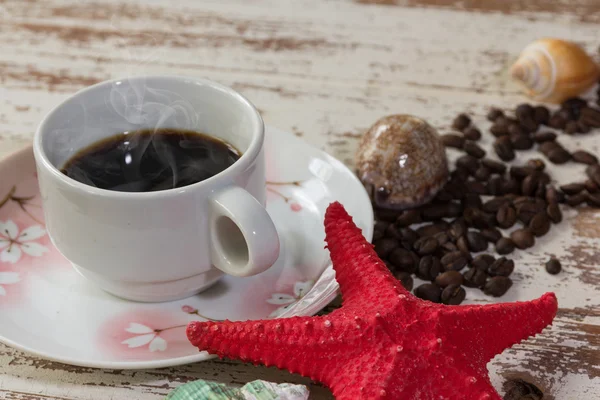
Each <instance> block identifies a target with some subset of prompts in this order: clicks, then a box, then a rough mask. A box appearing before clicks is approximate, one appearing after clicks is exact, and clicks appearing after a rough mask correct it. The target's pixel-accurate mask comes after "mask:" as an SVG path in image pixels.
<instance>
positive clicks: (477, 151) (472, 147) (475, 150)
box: [463, 140, 485, 158]
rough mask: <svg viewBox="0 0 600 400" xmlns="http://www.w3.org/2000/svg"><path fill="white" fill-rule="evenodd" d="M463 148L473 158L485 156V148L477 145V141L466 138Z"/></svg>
mask: <svg viewBox="0 0 600 400" xmlns="http://www.w3.org/2000/svg"><path fill="white" fill-rule="evenodd" d="M463 150H464V151H465V153H467V154H468V155H470V156H473V157H475V158H483V157H485V150H483V149H482V148H481V147H479V146H478V145H477V143H475V142H473V141H471V140H467V141H466V142H465V144H464V146H463Z"/></svg>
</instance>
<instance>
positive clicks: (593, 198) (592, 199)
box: [586, 193, 600, 208]
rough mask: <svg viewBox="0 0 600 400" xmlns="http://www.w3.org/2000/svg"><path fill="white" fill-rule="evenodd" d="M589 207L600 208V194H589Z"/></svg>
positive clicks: (587, 197)
mask: <svg viewBox="0 0 600 400" xmlns="http://www.w3.org/2000/svg"><path fill="white" fill-rule="evenodd" d="M586 199H587V200H586V201H587V205H588V206H590V207H595V208H599V207H600V193H587V196H586Z"/></svg>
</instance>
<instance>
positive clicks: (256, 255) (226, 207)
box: [210, 186, 280, 276]
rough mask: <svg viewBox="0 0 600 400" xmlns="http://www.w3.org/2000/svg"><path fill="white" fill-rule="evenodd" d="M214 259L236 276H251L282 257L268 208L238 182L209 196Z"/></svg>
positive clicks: (219, 265)
mask: <svg viewBox="0 0 600 400" xmlns="http://www.w3.org/2000/svg"><path fill="white" fill-rule="evenodd" d="M210 203H211V207H210V209H211V216H210V218H211V220H210V238H211V250H210V251H211V260H212V263H213V265H214V266H215V267H217V268H218V269H220V270H221V271H223V272H225V273H226V274H229V275H233V276H251V275H256V274H259V273H261V272H263V271H265V270H267V269H268V268H269V267H271V266H272V265H273V264H274V263H275V261H277V258H278V257H279V246H280V243H279V235H278V234H277V229H276V228H275V224H274V223H273V220H272V219H271V217H270V216H269V214H268V213H267V210H265V208H264V207H263V206H262V205H261V204H260V203H259V202H258V200H256V198H255V197H254V196H252V195H251V194H250V193H248V192H247V191H246V190H244V189H242V188H241V187H239V186H231V187H228V188H225V189H223V190H221V191H219V192H217V193H216V194H215V195H213V196H212V198H211V199H210Z"/></svg>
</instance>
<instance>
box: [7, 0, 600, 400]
mask: <svg viewBox="0 0 600 400" xmlns="http://www.w3.org/2000/svg"><path fill="white" fill-rule="evenodd" d="M367 3H369V4H367ZM375 3H379V5H378V4H375ZM384 3H386V4H392V3H393V4H394V5H396V6H394V7H389V6H385V4H384ZM598 11H600V5H599V4H598V3H597V2H596V1H594V0H576V1H568V0H548V1H542V0H534V1H525V0H511V1H500V0H492V1H478V0H464V1H462V0H461V1H458V0H456V1H454V0H452V1H437V0H421V1H417V0H328V1H318V0H304V1H294V2H292V1H289V2H284V1H278V0H253V1H252V2H247V1H244V0H231V1H229V2H222V1H220V0H207V1H202V2H196V1H193V0H185V1H180V2H177V7H175V6H173V5H172V4H171V3H170V2H169V1H167V0H153V1H148V2H130V1H121V0H107V1H102V2H100V1H96V2H91V1H80V0H64V1H61V0H46V1H20V0H0V46H2V54H0V104H1V106H0V157H2V156H4V155H6V154H8V153H9V152H11V151H13V150H15V149H16V148H18V147H20V146H22V145H25V144H27V143H29V142H30V140H31V137H32V134H33V131H34V130H35V127H36V125H37V124H38V122H39V121H40V120H41V118H42V117H43V115H44V114H45V113H46V112H47V111H48V110H49V109H50V108H52V107H53V106H54V105H55V104H57V103H58V102H59V101H61V100H63V99H65V98H66V97H67V96H68V95H69V94H71V93H73V92H74V91H76V90H78V89H80V88H83V87H85V86H87V85H90V84H92V83H95V82H98V81H101V80H104V79H109V78H116V77H124V76H128V75H132V74H162V73H169V74H182V75H197V76H205V77H208V78H211V79H215V80H218V81H221V82H222V83H224V84H227V85H231V86H232V87H234V88H235V89H237V90H240V91H241V92H243V93H244V94H245V95H246V96H248V97H249V98H250V99H251V100H252V101H253V102H254V103H255V104H256V105H257V107H258V108H259V109H260V110H261V113H262V114H263V116H264V118H265V121H266V122H267V123H268V124H273V125H275V126H277V127H280V128H283V129H287V130H289V131H291V132H294V133H295V134H296V135H298V136H302V137H303V138H304V139H305V140H307V141H308V142H310V143H312V144H314V145H316V146H319V147H321V148H323V149H325V150H327V151H328V152H330V153H331V154H333V155H334V156H336V157H338V158H340V159H341V160H343V161H344V162H346V163H347V164H348V165H352V163H353V159H352V158H353V154H354V151H355V149H356V143H357V139H358V138H359V137H360V135H361V134H362V132H364V130H365V129H366V128H368V126H370V125H371V124H372V123H373V122H374V121H375V120H376V119H378V118H380V117H381V116H383V115H386V114H391V113H410V114H415V115H419V116H422V117H425V118H426V119H427V120H428V121H430V122H431V123H432V124H434V125H435V126H436V127H438V128H439V129H440V130H441V131H442V132H445V131H447V130H448V127H449V125H450V121H451V119H452V118H453V116H454V115H455V114H456V113H457V112H460V111H469V112H470V113H472V114H473V115H474V116H475V119H476V122H477V124H478V125H479V126H480V127H481V128H482V129H483V130H485V129H486V128H487V126H488V125H487V123H486V122H484V115H485V112H486V110H487V108H488V106H489V105H492V104H495V105H498V106H500V107H503V108H510V107H513V106H514V105H515V104H517V103H518V102H521V101H523V100H524V98H523V97H522V96H521V94H520V92H519V90H518V88H517V87H516V85H514V84H513V83H512V82H511V81H510V80H509V79H508V77H507V69H508V66H509V65H510V63H511V62H512V61H513V60H514V58H515V57H516V55H517V54H518V52H519V51H520V50H521V48H523V47H524V46H525V45H526V44H527V43H529V42H530V41H532V40H534V39H535V38H537V37H540V36H556V37H561V38H566V39H571V40H575V41H577V42H578V43H581V44H582V45H583V46H585V47H586V48H587V49H588V50H589V51H590V52H593V53H596V52H597V50H596V49H597V47H598V43H597V24H596V23H595V22H597V20H598V19H599V17H598V15H599V14H600V13H599V12H598ZM432 27H435V29H432ZM484 143H485V145H486V146H489V140H488V141H484ZM564 144H565V146H566V147H568V148H569V149H575V148H579V147H583V148H588V149H592V150H593V151H596V152H598V151H599V148H598V146H599V145H600V140H599V139H598V133H594V134H590V135H587V136H585V137H573V138H566V139H564ZM526 156H527V155H524V156H523V157H521V158H520V160H523V159H525V157H526ZM561 171H562V170H561ZM552 173H554V170H553V171H552ZM581 173H582V168H578V167H569V168H567V169H566V170H565V171H563V172H561V174H560V175H559V180H560V179H567V178H568V176H569V174H581ZM599 215H600V214H599V213H597V212H592V211H584V212H581V213H579V215H578V214H576V213H571V214H569V215H567V217H566V218H565V221H564V222H563V223H562V224H561V225H560V226H559V228H557V229H555V230H553V231H552V233H551V234H549V235H547V237H544V238H543V239H541V240H538V245H537V246H536V247H535V248H533V249H531V251H530V252H526V253H525V252H520V253H519V254H518V255H517V256H515V260H516V262H517V265H518V268H517V272H516V273H515V286H514V287H513V288H512V289H511V291H510V293H509V294H508V295H507V296H505V298H502V299H501V300H506V301H511V300H517V299H527V298H533V297H535V296H538V295H539V294H541V293H542V292H544V291H546V290H554V291H556V292H557V293H558V295H559V302H560V307H561V310H560V312H559V316H558V317H557V320H556V322H555V324H554V326H553V327H552V328H551V329H549V330H547V331H544V333H543V334H542V335H540V336H538V337H536V338H534V339H532V340H529V341H527V342H525V343H522V344H521V345H518V346H516V347H515V348H513V349H511V350H509V351H507V352H505V353H503V354H502V355H500V356H498V357H497V358H496V359H495V360H493V361H492V362H491V363H490V364H489V368H490V370H491V376H492V380H493V383H494V385H495V386H496V387H497V388H498V389H499V390H501V389H502V385H503V382H504V380H505V379H506V378H511V377H515V376H520V377H524V378H526V379H527V380H529V381H530V382H532V383H534V384H536V385H538V386H539V387H541V388H543V389H544V390H545V393H546V395H547V397H548V398H555V399H557V400H558V399H575V398H579V399H591V398H595V397H600V376H599V371H598V365H600V343H599V342H598V340H599V339H598V338H599V337H600V335H599V334H598V333H599V332H598V329H599V327H600V315H598V309H599V307H600V304H599V300H598V284H599V283H600V271H599V269H598V267H597V265H598V260H600V253H599V251H600V250H598V249H597V238H598V237H599V236H600V231H599V230H598V228H597V226H596V225H597V224H596V221H597V220H598V219H599V218H600V217H598V216H599ZM550 255H556V256H559V257H561V258H563V259H564V260H565V261H564V263H563V264H564V266H565V271H564V273H563V274H562V275H561V276H560V277H550V276H548V275H547V274H545V272H544V271H543V270H542V267H541V265H542V264H543V262H544V261H545V260H546V259H547V258H548V257H549V256H550ZM468 296H469V299H471V301H489V299H485V298H483V297H481V296H479V297H478V295H477V293H476V291H472V290H470V291H469V293H468ZM0 377H1V378H0V398H2V399H23V400H25V399H27V400H33V399H44V400H48V399H61V400H62V399H98V398H114V399H128V398H136V399H137V398H139V399H142V400H144V399H159V398H162V397H164V395H165V394H166V393H167V392H168V391H169V390H171V389H172V388H174V387H176V386H177V385H180V384H182V383H183V382H186V381H189V380H192V379H198V378H203V379H214V380H217V381H221V382H228V383H234V384H243V383H244V382H247V381H250V380H253V379H259V378H260V379H268V380H273V381H289V382H302V383H309V381H308V380H306V379H304V378H301V377H298V376H296V375H291V374H288V373H285V372H282V371H278V370H276V369H274V368H263V367H254V366H250V365H245V364H241V363H238V362H233V361H218V360H213V361H209V362H203V363H198V364H195V365H189V366H183V367H178V368H167V369H162V370H146V371H108V370H93V369H88V368H79V367H72V366H66V365H63V364H58V363H53V362H49V361H46V360H41V359H39V358H36V357H32V356H29V355H25V354H23V353H21V352H19V351H16V350H14V349H10V348H7V347H6V346H2V345H0ZM310 388H311V392H312V394H313V396H311V398H315V399H328V398H331V395H330V394H329V392H328V391H327V390H326V389H324V388H322V387H320V386H318V385H311V386H310ZM545 398H546V397H545Z"/></svg>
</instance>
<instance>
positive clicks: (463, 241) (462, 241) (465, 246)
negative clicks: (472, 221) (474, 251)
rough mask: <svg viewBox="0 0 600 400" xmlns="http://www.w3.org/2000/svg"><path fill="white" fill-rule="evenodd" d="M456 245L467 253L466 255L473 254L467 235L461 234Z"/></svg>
mask: <svg viewBox="0 0 600 400" xmlns="http://www.w3.org/2000/svg"><path fill="white" fill-rule="evenodd" d="M456 247H457V248H458V250H460V251H461V252H462V253H463V254H464V255H465V257H467V256H470V255H471V251H470V249H469V242H468V241H467V235H465V236H461V237H459V238H458V239H457V240H456ZM467 258H468V257H467ZM467 261H468V260H467Z"/></svg>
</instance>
